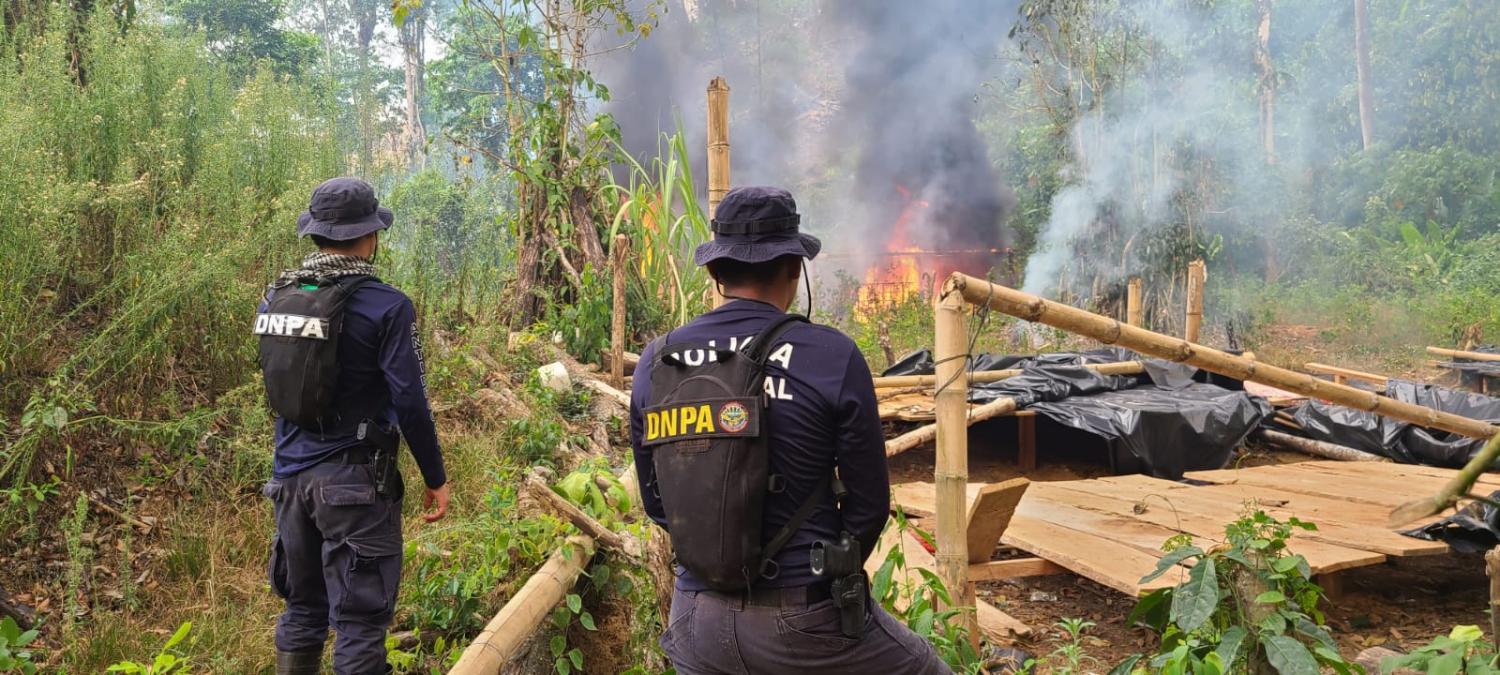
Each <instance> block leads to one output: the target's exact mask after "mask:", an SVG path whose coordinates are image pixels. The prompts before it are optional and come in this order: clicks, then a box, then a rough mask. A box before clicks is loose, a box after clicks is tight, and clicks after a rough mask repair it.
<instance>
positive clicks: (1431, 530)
mask: <svg viewBox="0 0 1500 675" xmlns="http://www.w3.org/2000/svg"><path fill="white" fill-rule="evenodd" d="M1489 500H1490V501H1492V502H1500V490H1497V491H1495V492H1492V493H1490V496H1489ZM1401 534H1404V535H1406V536H1408V537H1416V538H1418V539H1426V540H1428V541H1441V542H1445V543H1447V544H1448V545H1449V546H1452V547H1453V550H1455V551H1458V552H1459V553H1483V552H1485V551H1488V550H1490V549H1492V548H1494V547H1495V545H1496V544H1500V509H1496V508H1495V507H1494V506H1491V505H1489V504H1486V503H1484V502H1469V503H1468V504H1465V505H1464V506H1463V508H1460V509H1459V510H1458V512H1457V513H1455V514H1453V515H1451V516H1448V517H1447V518H1444V519H1442V520H1439V521H1437V522H1435V523H1432V524H1430V525H1424V526H1422V527H1419V528H1417V529H1415V530H1408V531H1406V532H1402V533H1401Z"/></svg>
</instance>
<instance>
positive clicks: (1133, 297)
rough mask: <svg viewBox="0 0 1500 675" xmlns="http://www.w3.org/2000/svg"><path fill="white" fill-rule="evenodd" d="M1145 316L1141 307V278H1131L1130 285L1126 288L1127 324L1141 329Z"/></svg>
mask: <svg viewBox="0 0 1500 675" xmlns="http://www.w3.org/2000/svg"><path fill="white" fill-rule="evenodd" d="M1145 314H1146V310H1145V308H1144V307H1142V306H1141V278H1140V277H1130V285H1128V286H1126V287H1125V323H1128V324H1130V325H1132V326H1136V327H1140V325H1141V323H1142V322H1143V319H1144V318H1145Z"/></svg>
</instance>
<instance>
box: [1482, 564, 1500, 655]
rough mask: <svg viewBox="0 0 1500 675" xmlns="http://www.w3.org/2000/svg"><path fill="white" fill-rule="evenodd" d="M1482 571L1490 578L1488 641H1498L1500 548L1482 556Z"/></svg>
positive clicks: (1499, 627)
mask: <svg viewBox="0 0 1500 675" xmlns="http://www.w3.org/2000/svg"><path fill="white" fill-rule="evenodd" d="M1484 563H1485V565H1484V571H1485V573H1487V574H1489V577H1490V641H1491V642H1492V643H1493V642H1494V641H1496V640H1500V546H1496V547H1495V548H1492V549H1490V550H1489V552H1487V553H1485V554H1484Z"/></svg>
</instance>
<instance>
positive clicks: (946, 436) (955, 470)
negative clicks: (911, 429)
mask: <svg viewBox="0 0 1500 675" xmlns="http://www.w3.org/2000/svg"><path fill="white" fill-rule="evenodd" d="M964 309H965V304H964V299H963V296H962V295H960V294H959V293H958V292H957V290H955V289H953V288H952V287H947V288H945V289H944V292H943V294H942V296H941V298H940V299H939V300H938V302H937V304H936V315H935V318H934V325H935V330H934V332H935V335H934V336H933V338H934V339H933V345H934V351H935V353H934V355H933V358H934V360H935V361H936V362H937V372H936V375H937V391H936V393H935V400H936V407H937V469H936V471H935V473H934V475H933V482H934V483H935V484H936V489H937V521H938V522H937V556H936V557H937V572H938V575H939V576H940V577H942V579H943V583H944V584H945V585H947V587H948V593H949V595H950V596H951V597H952V598H953V601H954V604H955V605H956V606H957V607H958V608H960V609H962V610H964V613H963V614H962V616H961V618H962V621H963V622H964V625H965V626H966V627H968V630H969V635H970V638H971V639H972V640H975V641H976V642H977V641H978V639H979V627H978V621H977V620H976V618H975V617H976V615H975V613H974V589H973V587H971V586H970V585H969V551H968V548H969V543H968V537H967V535H966V532H967V529H968V528H967V527H966V525H967V523H966V522H965V521H966V514H967V512H968V509H967V505H966V504H965V502H966V501H967V499H966V497H967V492H966V491H967V489H968V483H969V421H968V407H969V369H968V345H967V344H966V339H967V335H968V330H967V329H966V328H965V325H964V324H965V320H964Z"/></svg>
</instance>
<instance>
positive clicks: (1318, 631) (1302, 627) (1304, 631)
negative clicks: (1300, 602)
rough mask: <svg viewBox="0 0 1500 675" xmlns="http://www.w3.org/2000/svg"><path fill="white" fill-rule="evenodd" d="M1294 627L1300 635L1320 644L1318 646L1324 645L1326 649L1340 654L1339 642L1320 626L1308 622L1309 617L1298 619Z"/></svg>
mask: <svg viewBox="0 0 1500 675" xmlns="http://www.w3.org/2000/svg"><path fill="white" fill-rule="evenodd" d="M1294 625H1295V626H1296V629H1297V632H1298V633H1299V634H1301V635H1304V636H1306V637H1310V638H1312V639H1314V640H1316V641H1317V642H1318V644H1320V645H1323V646H1324V647H1327V648H1328V649H1330V650H1332V651H1334V652H1335V653H1337V652H1338V650H1339V644H1338V642H1336V641H1335V640H1334V639H1333V636H1332V635H1329V634H1328V631H1327V630H1324V629H1323V627H1322V626H1319V625H1318V624H1315V623H1313V622H1312V621H1310V620H1308V618H1307V617H1304V616H1299V617H1297V620H1296V622H1295V623H1294Z"/></svg>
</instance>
